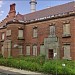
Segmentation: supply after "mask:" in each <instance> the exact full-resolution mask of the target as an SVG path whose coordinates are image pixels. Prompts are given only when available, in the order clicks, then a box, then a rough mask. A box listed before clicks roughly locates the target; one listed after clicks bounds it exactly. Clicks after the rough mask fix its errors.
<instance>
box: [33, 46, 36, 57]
mask: <svg viewBox="0 0 75 75" xmlns="http://www.w3.org/2000/svg"><path fill="white" fill-rule="evenodd" d="M33 55H34V56H37V46H36V45H34V46H33Z"/></svg>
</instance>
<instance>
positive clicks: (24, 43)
mask: <svg viewBox="0 0 75 75" xmlns="http://www.w3.org/2000/svg"><path fill="white" fill-rule="evenodd" d="M0 53H1V54H2V55H3V57H10V56H13V57H17V56H19V55H24V56H39V55H45V56H46V58H47V59H68V60H75V2H74V1H73V2H70V3H66V4H63V5H58V6H54V7H50V8H46V9H43V10H40V11H35V12H32V13H29V14H25V15H21V14H19V13H18V14H16V10H15V4H11V5H10V10H9V13H8V15H7V16H6V18H5V19H4V20H2V21H1V23H0Z"/></svg>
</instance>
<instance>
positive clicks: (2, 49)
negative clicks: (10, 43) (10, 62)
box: [1, 46, 4, 57]
mask: <svg viewBox="0 0 75 75" xmlns="http://www.w3.org/2000/svg"><path fill="white" fill-rule="evenodd" d="M1 51H2V55H3V57H4V46H2V48H1Z"/></svg>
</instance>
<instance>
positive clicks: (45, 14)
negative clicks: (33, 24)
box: [23, 1, 75, 21]
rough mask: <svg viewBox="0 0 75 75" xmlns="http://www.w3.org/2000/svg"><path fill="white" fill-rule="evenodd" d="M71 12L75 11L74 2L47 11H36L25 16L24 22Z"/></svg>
mask: <svg viewBox="0 0 75 75" xmlns="http://www.w3.org/2000/svg"><path fill="white" fill-rule="evenodd" d="M70 11H75V2H74V1H73V2H69V3H66V4H62V5H58V6H54V7H50V8H46V9H43V10H40V11H36V12H33V13H29V14H25V15H24V16H23V17H24V21H28V20H34V19H38V18H43V17H48V16H51V15H57V14H61V13H66V12H70Z"/></svg>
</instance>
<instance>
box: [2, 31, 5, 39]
mask: <svg viewBox="0 0 75 75" xmlns="http://www.w3.org/2000/svg"><path fill="white" fill-rule="evenodd" d="M4 39H5V33H4V32H3V33H2V40H4Z"/></svg>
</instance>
